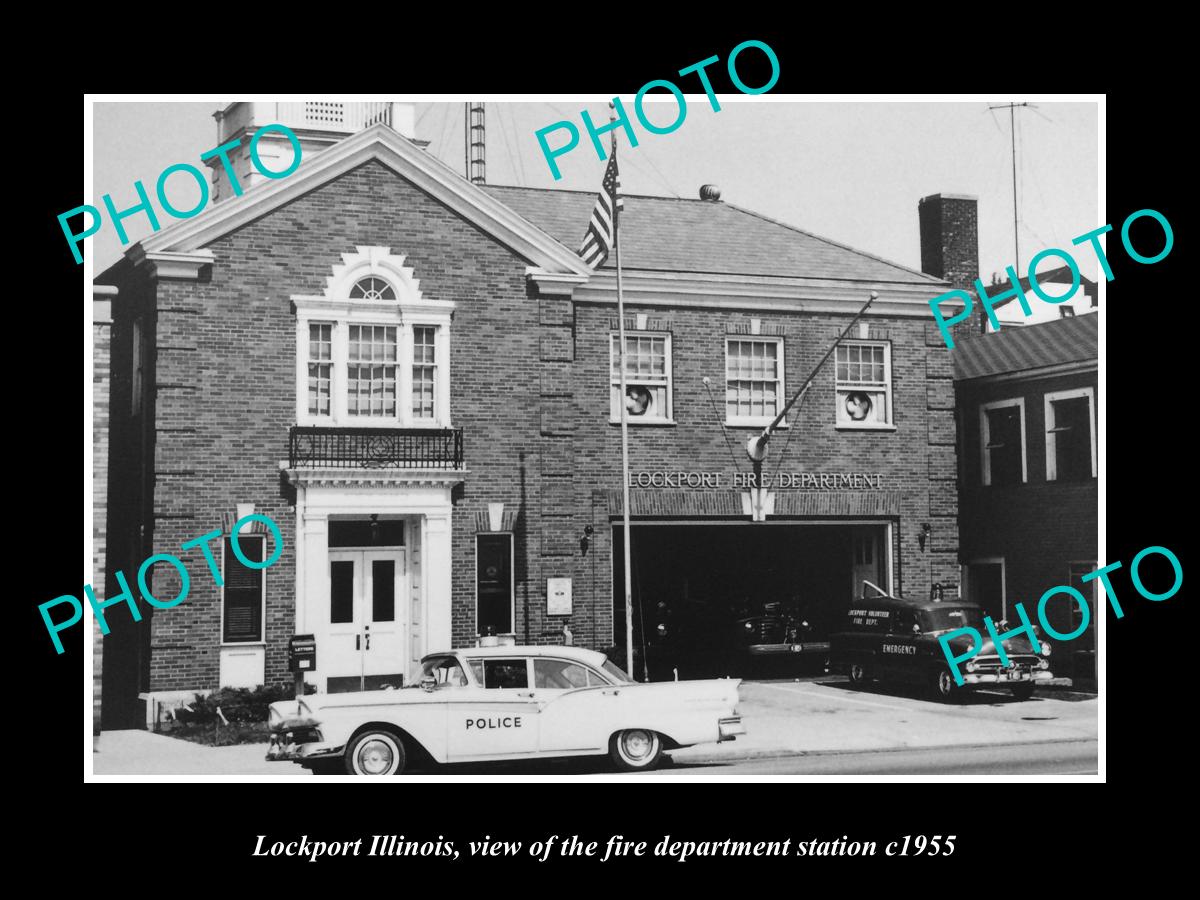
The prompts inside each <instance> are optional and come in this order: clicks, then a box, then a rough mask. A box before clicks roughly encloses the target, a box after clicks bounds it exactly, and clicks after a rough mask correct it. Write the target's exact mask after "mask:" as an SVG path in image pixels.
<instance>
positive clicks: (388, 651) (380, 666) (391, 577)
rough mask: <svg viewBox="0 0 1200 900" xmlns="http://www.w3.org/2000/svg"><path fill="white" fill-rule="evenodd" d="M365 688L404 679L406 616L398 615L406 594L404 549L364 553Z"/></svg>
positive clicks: (398, 685)
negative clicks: (365, 577)
mask: <svg viewBox="0 0 1200 900" xmlns="http://www.w3.org/2000/svg"><path fill="white" fill-rule="evenodd" d="M363 571H364V572H365V573H366V576H367V583H366V585H365V588H364V591H363V599H364V602H363V690H367V691H370V690H379V689H380V688H384V687H388V686H389V685H390V686H391V687H394V688H400V687H401V686H402V685H403V684H404V681H405V657H406V653H405V648H406V641H405V629H404V622H406V621H407V616H406V617H404V618H401V617H400V615H398V613H399V610H400V607H401V606H402V604H401V602H400V601H401V599H402V598H403V597H405V596H407V590H406V588H407V580H408V579H407V578H406V577H405V574H404V572H405V566H404V551H403V550H370V551H366V552H364V553H363Z"/></svg>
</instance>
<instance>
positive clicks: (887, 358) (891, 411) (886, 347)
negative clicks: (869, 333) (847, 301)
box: [833, 339, 896, 431]
mask: <svg viewBox="0 0 1200 900" xmlns="http://www.w3.org/2000/svg"><path fill="white" fill-rule="evenodd" d="M838 347H882V348H883V378H884V391H885V393H886V395H887V411H888V418H887V421H886V422H844V421H842V418H841V415H840V411H839V408H838V407H839V405H840V401H839V400H838V394H839V393H841V392H842V391H848V390H855V389H859V390H861V389H863V383H862V382H854V381H846V382H843V381H839V380H838V377H837V350H834V352H833V424H834V428H836V429H837V430H838V431H895V430H896V407H895V404H894V403H893V401H892V342H891V341H871V340H863V339H854V340H849V339H848V340H844V341H841V342H839V343H838Z"/></svg>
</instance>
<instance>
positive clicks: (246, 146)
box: [205, 100, 424, 202]
mask: <svg viewBox="0 0 1200 900" xmlns="http://www.w3.org/2000/svg"><path fill="white" fill-rule="evenodd" d="M213 118H215V119H216V120H217V137H218V146H220V145H223V144H227V143H229V142H230V141H235V140H236V141H238V144H239V146H238V147H237V148H231V149H230V150H229V153H228V156H229V161H230V163H231V165H232V167H233V170H234V172H235V173H236V174H237V177H238V182H239V183H240V184H241V185H242V187H243V189H245V188H248V187H251V186H252V185H255V184H258V183H259V182H262V181H266V180H267V177H266V176H265V175H263V174H262V173H261V172H259V171H258V169H257V168H256V167H255V166H254V165H253V163H252V161H251V159H250V139H251V138H252V137H253V136H254V135H255V133H256V132H257V131H258V130H259V129H261V128H263V126H266V125H273V124H279V125H286V126H287V127H288V128H290V129H291V130H292V132H293V133H294V134H295V135H296V137H297V138H298V139H299V141H300V149H301V154H302V156H303V157H304V158H306V159H307V158H308V157H309V156H310V155H312V154H315V153H320V152H321V151H322V150H324V149H326V148H327V147H330V146H332V145H333V144H336V143H337V142H338V141H340V140H341V139H342V138H344V137H347V136H348V135H351V134H353V133H354V132H356V131H362V130H363V129H364V128H370V127H371V126H372V125H376V124H379V123H382V124H384V125H387V126H389V127H390V128H392V129H393V130H395V131H397V132H398V133H400V134H402V135H403V136H404V137H406V138H409V139H410V140H411V139H413V138H415V136H416V130H415V127H414V124H413V104H412V103H390V102H354V103H349V102H330V101H324V100H320V101H318V100H302V101H293V102H287V103H270V102H268V103H246V102H240V103H230V104H229V105H228V106H226V107H225V108H224V109H221V110H218V111H217V112H215V113H213ZM420 143H421V144H422V145H423V144H424V142H420ZM257 151H258V157H259V159H260V160H261V161H262V163H263V165H264V166H265V167H266V168H268V169H270V170H271V171H275V172H280V171H284V170H286V169H287V167H288V166H289V165H291V162H292V160H293V159H294V151H293V149H292V143H291V141H290V140H289V139H288V136H287V135H286V134H283V133H282V132H279V131H264V132H263V134H262V136H261V137H260V138H259V139H258V145H257ZM205 162H206V163H207V165H208V166H210V167H211V168H212V170H213V189H212V199H213V201H214V202H217V201H220V200H224V199H226V198H227V197H232V196H234V191H233V186H232V185H231V184H230V183H229V176H228V175H227V173H226V172H225V166H224V165H223V164H222V162H221V160H220V158H219V157H217V156H213V157H212V158H210V159H207V160H205Z"/></svg>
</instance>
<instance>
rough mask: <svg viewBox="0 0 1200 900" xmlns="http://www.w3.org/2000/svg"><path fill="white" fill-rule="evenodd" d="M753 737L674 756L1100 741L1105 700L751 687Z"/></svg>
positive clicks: (749, 728)
mask: <svg viewBox="0 0 1200 900" xmlns="http://www.w3.org/2000/svg"><path fill="white" fill-rule="evenodd" d="M739 693H740V697H741V705H740V709H741V712H742V719H743V721H744V722H745V724H746V732H747V733H746V734H745V735H744V736H742V737H739V738H738V739H737V740H736V741H730V742H728V743H723V744H702V745H700V746H697V747H689V748H687V749H684V750H675V751H672V753H671V756H672V757H673V758H674V759H675V760H677V761H678V762H681V763H700V762H726V761H732V760H735V759H752V758H759V757H767V756H783V755H789V754H800V753H817V752H823V753H828V752H833V751H843V752H853V751H863V750H899V749H913V748H918V747H921V748H927V747H949V746H979V745H982V744H1014V743H1027V742H1028V743H1035V742H1046V741H1056V740H1059V741H1065V740H1080V739H1095V738H1096V736H1097V733H1098V729H1099V720H1098V708H1097V703H1098V701H1097V699H1096V698H1095V697H1086V696H1085V695H1081V694H1072V693H1070V692H1064V691H1056V690H1039V691H1037V692H1036V693H1035V694H1034V697H1033V699H1032V700H1026V701H1017V700H1014V699H1013V698H1012V697H1011V696H1010V695H1009V694H1008V693H1007V692H1000V691H997V692H995V693H991V692H978V693H973V694H972V693H968V694H966V695H965V696H963V697H962V699H961V700H959V701H958V702H956V703H949V704H946V703H939V702H937V701H935V700H931V699H927V698H926V697H924V696H922V695H920V694H918V693H916V692H915V691H912V690H905V691H901V690H894V689H891V688H883V687H880V686H878V685H873V686H872V687H871V688H869V689H866V690H855V689H853V688H851V687H850V685H849V683H848V682H847V681H846V680H845V679H840V678H835V677H829V678H823V679H817V680H812V681H778V682H773V681H768V682H743V683H742V685H741V687H740V688H739Z"/></svg>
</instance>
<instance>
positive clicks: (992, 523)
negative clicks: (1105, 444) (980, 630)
mask: <svg viewBox="0 0 1200 900" xmlns="http://www.w3.org/2000/svg"><path fill="white" fill-rule="evenodd" d="M1097 325H1098V317H1097V316H1096V315H1094V314H1091V315H1079V316H1076V317H1073V318H1064V319H1059V320H1056V321H1051V322H1045V323H1042V324H1039V325H1029V326H1025V327H1020V328H1018V327H1004V328H1002V329H1001V330H1000V331H998V332H996V333H994V334H981V335H975V336H973V337H971V338H969V339H965V340H963V341H961V342H957V345H956V347H955V349H954V350H953V351H952V356H953V359H954V377H955V386H956V388H957V397H958V413H959V434H960V439H961V446H962V453H961V456H960V498H961V508H960V521H961V525H962V560H963V568H964V591H965V593H966V595H967V596H968V597H970V599H972V600H974V601H976V602H979V603H981V604H983V606H984V607H985V608H986V609H987V610H988V612H989V613H990V614H991V615H992V617H993V618H995V619H996V620H997V621H999V620H1000V619H1002V618H1007V619H1009V620H1010V621H1011V622H1012V623H1013V624H1018V623H1017V620H1016V617H1015V615H1013V614H1012V613H1011V610H1012V605H1013V604H1014V603H1017V602H1020V603H1021V604H1022V605H1023V606H1024V607H1025V609H1026V610H1027V611H1029V613H1030V617H1031V618H1033V617H1034V616H1035V615H1036V609H1037V602H1038V600H1039V599H1040V598H1041V596H1042V594H1044V593H1045V592H1046V591H1047V590H1049V589H1050V588H1052V587H1055V586H1057V585H1071V586H1073V587H1075V588H1076V589H1077V590H1079V591H1080V592H1081V593H1082V594H1083V595H1084V596H1085V597H1087V598H1088V600H1089V602H1090V603H1091V604H1092V606H1091V616H1090V621H1089V625H1088V628H1087V630H1086V631H1085V632H1084V633H1083V634H1081V635H1080V636H1079V637H1077V638H1075V639H1073V640H1071V641H1069V642H1052V643H1056V646H1055V649H1054V655H1053V657H1052V658H1051V662H1052V664H1053V665H1052V668H1053V670H1054V672H1055V674H1057V675H1062V676H1066V677H1072V678H1075V679H1082V680H1084V681H1088V682H1093V681H1094V679H1095V677H1096V675H1095V673H1096V638H1095V635H1096V619H1095V616H1096V614H1097V613H1096V611H1097V609H1098V606H1097V604H1096V600H1097V590H1098V589H1097V588H1096V586H1095V581H1092V582H1089V583H1084V582H1082V581H1081V578H1082V576H1083V575H1086V574H1088V573H1090V572H1093V571H1095V569H1096V567H1097V514H1098V506H1099V504H1098V496H1097V479H1096V474H1097V464H1098V459H1097V439H1096V435H1097V421H1098V420H1097V409H1098V407H1097V403H1098V399H1099V398H1098V395H1097V389H1098V378H1097V360H1098V350H1097ZM1081 616H1082V614H1081V613H1080V611H1079V610H1078V608H1077V607H1075V606H1074V605H1073V604H1071V603H1069V602H1068V601H1067V599H1066V598H1064V597H1062V596H1060V597H1058V598H1057V599H1056V600H1054V601H1053V602H1052V603H1051V604H1050V605H1048V606H1047V619H1048V621H1049V623H1050V624H1051V625H1053V626H1054V628H1055V630H1056V631H1058V632H1059V633H1062V634H1071V633H1072V632H1074V631H1075V630H1076V628H1077V627H1078V626H1079V625H1080V624H1081Z"/></svg>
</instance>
